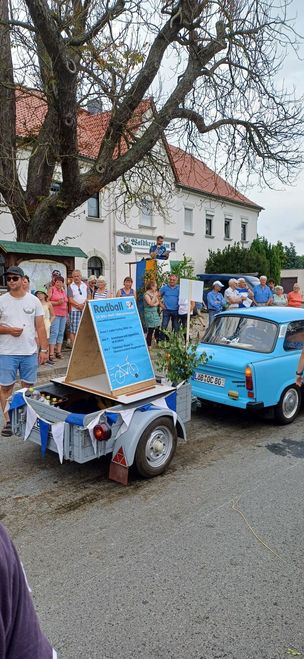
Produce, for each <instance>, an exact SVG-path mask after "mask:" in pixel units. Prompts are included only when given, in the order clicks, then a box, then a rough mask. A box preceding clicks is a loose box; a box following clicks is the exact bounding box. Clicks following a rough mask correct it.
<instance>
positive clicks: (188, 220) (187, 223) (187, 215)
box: [184, 208, 193, 233]
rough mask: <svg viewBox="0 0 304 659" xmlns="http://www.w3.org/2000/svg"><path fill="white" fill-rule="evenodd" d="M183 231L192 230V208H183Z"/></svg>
mask: <svg viewBox="0 0 304 659" xmlns="http://www.w3.org/2000/svg"><path fill="white" fill-rule="evenodd" d="M184 231H189V233H192V232H193V208H185V209H184Z"/></svg>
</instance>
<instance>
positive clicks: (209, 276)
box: [197, 272, 259, 281]
mask: <svg viewBox="0 0 304 659" xmlns="http://www.w3.org/2000/svg"><path fill="white" fill-rule="evenodd" d="M197 277H201V278H203V279H220V278H221V277H222V278H223V279H225V280H228V279H240V278H241V277H242V279H245V280H246V279H249V280H251V279H254V281H255V280H257V281H259V278H258V277H257V276H256V275H253V274H247V275H242V274H235V273H227V272H216V273H214V272H212V273H210V274H208V273H206V272H204V273H202V274H200V275H197Z"/></svg>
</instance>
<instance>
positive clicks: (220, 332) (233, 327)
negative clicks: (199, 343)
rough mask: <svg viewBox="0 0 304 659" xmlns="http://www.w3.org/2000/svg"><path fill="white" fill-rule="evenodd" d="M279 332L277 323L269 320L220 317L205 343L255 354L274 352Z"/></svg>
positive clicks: (235, 316) (212, 326)
mask: <svg viewBox="0 0 304 659" xmlns="http://www.w3.org/2000/svg"><path fill="white" fill-rule="evenodd" d="M277 332H278V326H277V325H276V323H272V322H270V321H267V320H260V319H259V318H250V316H246V317H244V316H237V315H231V316H228V315H227V316H218V317H215V319H214V322H213V323H212V325H211V327H210V329H209V330H208V331H207V333H206V335H205V337H204V340H203V343H209V344H211V345H221V346H227V347H229V348H239V349H241V350H253V351H255V352H272V350H273V348H274V344H275V340H276V337H277Z"/></svg>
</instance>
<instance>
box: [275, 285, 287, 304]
mask: <svg viewBox="0 0 304 659" xmlns="http://www.w3.org/2000/svg"><path fill="white" fill-rule="evenodd" d="M272 304H273V306H274V307H286V305H287V304H288V300H287V295H286V293H284V288H283V286H275V288H274V294H273V302H272Z"/></svg>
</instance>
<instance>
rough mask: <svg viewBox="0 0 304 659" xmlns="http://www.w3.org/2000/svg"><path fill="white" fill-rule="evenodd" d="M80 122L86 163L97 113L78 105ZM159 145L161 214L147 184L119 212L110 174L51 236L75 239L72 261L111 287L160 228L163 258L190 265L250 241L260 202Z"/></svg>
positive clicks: (3, 219)
mask: <svg viewBox="0 0 304 659" xmlns="http://www.w3.org/2000/svg"><path fill="white" fill-rule="evenodd" d="M27 99H28V97H27ZM18 108H19V109H20V103H17V130H18V132H19V133H20V132H22V134H23V136H24V134H28V133H29V131H30V130H31V128H30V119H28V124H29V125H28V126H27V114H29V113H28V111H27V109H26V111H25V109H24V107H22V124H21V122H19V124H18ZM80 123H81V126H80V130H79V147H80V148H79V150H80V154H81V155H80V157H81V160H82V162H83V167H84V168H86V167H87V166H90V165H91V163H92V159H93V158H94V156H95V154H96V152H97V151H98V147H99V143H100V139H101V137H102V130H100V126H101V124H102V125H103V126H104V120H103V116H102V115H100V114H94V115H92V114H90V113H89V112H86V111H81V119H80ZM86 123H87V126H86ZM94 125H95V128H96V130H97V132H98V136H99V142H98V140H96V131H95V130H94ZM18 126H19V128H18ZM20 126H22V127H21V128H20ZM84 135H85V139H83V136H84ZM158 146H159V148H160V149H161V150H162V151H163V154H164V156H165V158H167V163H168V165H167V166H168V172H169V178H171V182H172V183H171V191H170V192H171V200H170V205H169V207H168V209H167V213H166V217H162V215H161V214H160V213H159V212H157V211H156V210H155V208H154V207H153V202H152V199H151V198H149V193H148V191H147V193H146V195H145V198H144V199H142V202H141V204H140V205H138V206H133V207H132V208H131V210H130V212H129V213H128V214H127V216H126V215H124V217H122V214H121V213H120V212H119V210H118V209H117V208H116V204H115V197H116V191H117V186H119V182H117V183H113V184H112V185H110V186H109V187H108V188H107V189H106V190H104V191H102V192H100V193H99V194H97V195H96V196H95V197H93V198H91V199H89V201H88V202H87V203H85V204H83V205H82V206H80V207H79V208H78V209H77V210H76V211H75V212H74V213H72V214H71V215H70V216H69V217H67V218H66V219H65V221H64V222H63V224H62V226H61V228H60V230H59V231H58V233H57V235H56V236H55V238H54V241H53V244H57V243H58V242H60V244H66V245H70V246H75V247H81V249H82V250H83V251H84V252H85V253H86V254H87V256H88V259H80V258H78V259H76V267H77V268H79V269H80V270H81V271H82V274H83V276H84V277H85V278H86V277H87V276H88V275H90V274H92V273H93V272H94V273H95V274H97V275H98V274H104V275H105V277H106V278H107V282H108V286H109V288H110V289H111V290H112V291H113V292H115V291H116V290H117V288H119V287H120V286H121V284H122V281H123V278H124V277H125V276H126V275H127V274H129V272H130V267H131V270H132V273H133V272H134V268H133V266H129V263H130V262H132V263H134V262H136V261H138V260H140V259H142V258H143V257H146V256H148V254H149V247H150V245H152V244H153V243H155V242H156V237H157V236H158V235H159V234H160V235H163V236H164V239H165V244H166V245H167V247H168V249H169V250H170V259H171V260H174V261H178V260H181V259H182V258H183V255H184V254H185V255H186V256H190V257H191V258H192V260H193V263H194V268H195V272H196V273H200V272H204V265H205V261H206V258H207V257H208V250H209V249H212V250H216V249H224V247H226V246H227V245H229V244H233V243H234V242H241V243H242V244H243V245H244V246H246V247H249V245H250V243H251V242H252V240H253V239H254V238H256V236H257V220H258V216H259V212H260V210H261V207H260V206H258V205H257V204H255V203H254V202H252V201H250V200H249V199H247V198H246V197H244V196H243V195H242V194H240V193H238V192H237V191H236V190H235V189H234V188H233V187H232V186H230V185H229V184H228V183H226V182H225V181H224V180H223V179H222V178H221V177H219V176H217V175H216V174H215V173H214V172H212V171H211V170H210V169H209V168H208V167H206V165H205V164H204V163H203V162H201V161H199V160H198V159H196V158H194V157H193V156H191V155H189V154H186V153H185V152H184V151H182V150H180V149H178V148H176V147H173V146H170V145H167V144H166V142H165V141H164V142H163V143H162V144H161V145H158ZM96 150H97V151H96ZM20 172H21V180H22V182H23V183H24V184H25V181H26V172H27V153H26V151H24V150H23V152H22V153H20ZM55 179H57V180H54V182H53V185H52V191H56V189H58V186H60V175H59V172H58V175H55ZM14 237H15V230H14V225H13V221H12V218H11V216H10V214H9V213H8V212H5V213H2V214H1V216H0V240H1V239H2V240H14Z"/></svg>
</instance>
